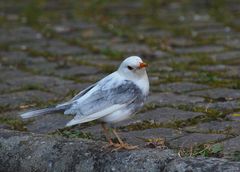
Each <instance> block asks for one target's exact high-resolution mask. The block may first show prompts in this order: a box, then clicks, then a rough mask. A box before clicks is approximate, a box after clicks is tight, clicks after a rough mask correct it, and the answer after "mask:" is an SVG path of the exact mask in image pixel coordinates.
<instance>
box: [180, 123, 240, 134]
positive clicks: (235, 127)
mask: <svg viewBox="0 0 240 172" xmlns="http://www.w3.org/2000/svg"><path fill="white" fill-rule="evenodd" d="M184 130H185V131H189V132H202V133H209V132H212V133H225V134H239V132H240V122H238V121H210V122H206V123H200V124H198V125H195V126H190V127H186V128H184Z"/></svg>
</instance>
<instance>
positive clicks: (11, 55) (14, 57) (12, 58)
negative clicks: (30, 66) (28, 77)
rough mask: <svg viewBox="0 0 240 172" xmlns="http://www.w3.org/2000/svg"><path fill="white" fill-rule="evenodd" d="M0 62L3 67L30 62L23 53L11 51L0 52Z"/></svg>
mask: <svg viewBox="0 0 240 172" xmlns="http://www.w3.org/2000/svg"><path fill="white" fill-rule="evenodd" d="M0 57H1V58H0V62H1V63H2V64H4V65H15V64H24V63H27V61H30V59H29V56H28V55H27V53H25V52H21V51H11V52H3V51H2V52H0Z"/></svg>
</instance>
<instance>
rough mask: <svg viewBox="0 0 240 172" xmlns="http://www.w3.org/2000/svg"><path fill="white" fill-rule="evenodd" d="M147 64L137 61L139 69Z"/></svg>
mask: <svg viewBox="0 0 240 172" xmlns="http://www.w3.org/2000/svg"><path fill="white" fill-rule="evenodd" d="M147 66H148V64H147V63H144V62H140V63H139V68H140V69H141V68H144V67H147Z"/></svg>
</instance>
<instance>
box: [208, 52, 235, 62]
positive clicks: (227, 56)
mask: <svg viewBox="0 0 240 172" xmlns="http://www.w3.org/2000/svg"><path fill="white" fill-rule="evenodd" d="M239 57H240V51H228V52H222V53H217V54H213V55H211V58H212V59H213V60H216V61H217V60H232V59H236V58H239Z"/></svg>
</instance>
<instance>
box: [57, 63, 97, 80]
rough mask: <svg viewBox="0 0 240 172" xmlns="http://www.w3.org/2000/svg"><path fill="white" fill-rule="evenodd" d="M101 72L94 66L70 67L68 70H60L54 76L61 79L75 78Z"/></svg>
mask: <svg viewBox="0 0 240 172" xmlns="http://www.w3.org/2000/svg"><path fill="white" fill-rule="evenodd" d="M98 72H99V69H97V68H96V67H92V66H83V65H82V66H70V67H67V68H60V69H57V70H55V71H54V72H53V74H54V75H56V76H60V77H66V78H68V77H74V76H81V75H93V74H96V73H98Z"/></svg>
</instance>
